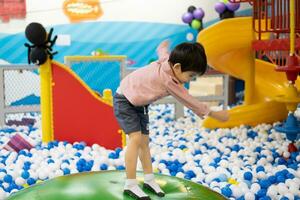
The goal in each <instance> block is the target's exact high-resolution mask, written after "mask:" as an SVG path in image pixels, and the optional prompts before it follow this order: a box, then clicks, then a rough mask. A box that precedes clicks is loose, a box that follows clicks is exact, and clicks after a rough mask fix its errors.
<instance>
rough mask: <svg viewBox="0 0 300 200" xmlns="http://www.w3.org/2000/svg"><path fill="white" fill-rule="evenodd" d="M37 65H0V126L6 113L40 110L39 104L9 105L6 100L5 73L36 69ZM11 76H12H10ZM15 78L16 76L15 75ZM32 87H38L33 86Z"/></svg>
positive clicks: (3, 123) (4, 120) (15, 89)
mask: <svg viewBox="0 0 300 200" xmlns="http://www.w3.org/2000/svg"><path fill="white" fill-rule="evenodd" d="M37 69H38V66H31V65H0V126H4V125H5V123H6V115H7V114H15V113H26V112H40V105H38V104H35V105H11V104H10V103H9V102H7V95H8V91H6V90H7V87H6V83H7V81H6V78H7V77H6V74H7V73H8V74H9V73H10V72H13V71H16V72H17V71H18V72H19V73H23V72H24V71H33V70H37ZM12 75H14V74H12ZM12 78H14V77H13V76H12ZM15 78H16V77H15ZM18 84H22V85H24V84H30V83H18ZM33 87H38V88H39V87H40V86H39V85H38V86H33ZM16 91H17V88H14V91H10V93H12V94H13V93H15V92H16Z"/></svg>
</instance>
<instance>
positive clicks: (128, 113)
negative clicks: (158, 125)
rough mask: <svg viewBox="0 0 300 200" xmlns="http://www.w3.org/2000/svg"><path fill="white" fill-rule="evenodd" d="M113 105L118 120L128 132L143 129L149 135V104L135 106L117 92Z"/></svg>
mask: <svg viewBox="0 0 300 200" xmlns="http://www.w3.org/2000/svg"><path fill="white" fill-rule="evenodd" d="M113 106H114V114H115V116H116V118H117V121H118V123H119V125H120V127H121V128H122V129H123V130H124V132H125V133H126V134H130V133H132V132H138V131H141V132H142V134H145V135H149V115H148V105H146V106H134V105H132V104H131V103H130V102H129V101H128V99H126V97H125V96H124V95H122V94H118V93H116V94H115V95H114V98H113Z"/></svg>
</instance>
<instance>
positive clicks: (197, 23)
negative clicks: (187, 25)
mask: <svg viewBox="0 0 300 200" xmlns="http://www.w3.org/2000/svg"><path fill="white" fill-rule="evenodd" d="M191 27H192V28H193V29H196V30H199V29H200V28H201V22H200V21H199V20H197V19H194V20H193V21H192V24H191Z"/></svg>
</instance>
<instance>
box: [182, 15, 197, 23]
mask: <svg viewBox="0 0 300 200" xmlns="http://www.w3.org/2000/svg"><path fill="white" fill-rule="evenodd" d="M193 19H194V17H193V14H192V13H189V12H187V13H184V14H183V15H182V21H183V22H184V23H187V24H189V23H191V22H192V21H193Z"/></svg>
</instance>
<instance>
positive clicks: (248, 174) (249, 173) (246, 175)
mask: <svg viewBox="0 0 300 200" xmlns="http://www.w3.org/2000/svg"><path fill="white" fill-rule="evenodd" d="M252 178H253V175H252V173H251V172H245V173H244V179H245V180H248V181H251V180H252Z"/></svg>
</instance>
